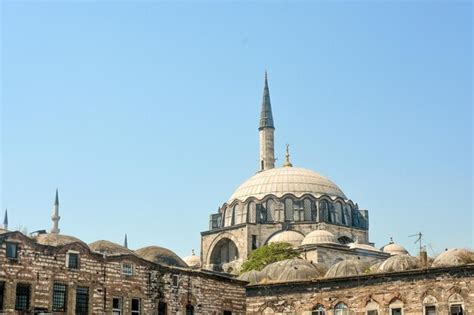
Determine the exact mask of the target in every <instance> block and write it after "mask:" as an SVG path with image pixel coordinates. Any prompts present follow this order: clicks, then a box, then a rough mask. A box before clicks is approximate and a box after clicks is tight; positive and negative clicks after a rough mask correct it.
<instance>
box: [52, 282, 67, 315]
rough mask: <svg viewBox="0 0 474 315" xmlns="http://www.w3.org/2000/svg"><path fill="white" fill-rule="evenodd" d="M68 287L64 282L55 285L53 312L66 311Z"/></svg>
mask: <svg viewBox="0 0 474 315" xmlns="http://www.w3.org/2000/svg"><path fill="white" fill-rule="evenodd" d="M66 292H67V287H66V285H65V284H62V283H55V284H54V285H53V312H65V311H66V297H67V294H66Z"/></svg>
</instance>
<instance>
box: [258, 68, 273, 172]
mask: <svg viewBox="0 0 474 315" xmlns="http://www.w3.org/2000/svg"><path fill="white" fill-rule="evenodd" d="M258 132H259V134H260V171H264V170H268V169H271V168H275V149H274V132H275V127H274V126H273V115H272V105H271V103H270V92H269V90H268V80H267V72H266V71H265V87H264V88H263V100H262V110H261V112H260V125H259V127H258Z"/></svg>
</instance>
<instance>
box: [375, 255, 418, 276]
mask: <svg viewBox="0 0 474 315" xmlns="http://www.w3.org/2000/svg"><path fill="white" fill-rule="evenodd" d="M420 267H421V264H420V261H419V260H418V259H417V258H415V257H412V256H409V255H393V256H392V257H389V258H388V259H387V260H385V261H384V262H383V263H382V264H381V265H380V266H379V269H378V272H393V271H405V270H412V269H417V268H420Z"/></svg>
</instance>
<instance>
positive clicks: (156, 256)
mask: <svg viewBox="0 0 474 315" xmlns="http://www.w3.org/2000/svg"><path fill="white" fill-rule="evenodd" d="M135 253H136V254H137V255H138V256H140V257H141V258H143V259H145V260H148V261H151V262H154V263H156V264H160V265H167V266H175V267H183V268H187V267H188V265H186V263H185V262H184V261H183V260H182V259H181V258H179V256H178V255H176V254H175V253H174V252H172V251H171V250H169V249H167V248H163V247H159V246H147V247H143V248H140V249H137V250H136V251H135Z"/></svg>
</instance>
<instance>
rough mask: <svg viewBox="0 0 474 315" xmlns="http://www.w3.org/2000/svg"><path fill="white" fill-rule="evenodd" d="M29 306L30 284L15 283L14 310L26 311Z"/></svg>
mask: <svg viewBox="0 0 474 315" xmlns="http://www.w3.org/2000/svg"><path fill="white" fill-rule="evenodd" d="M29 307H30V285H29V284H17V286H16V299H15V310H17V311H27V310H28V308H29Z"/></svg>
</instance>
